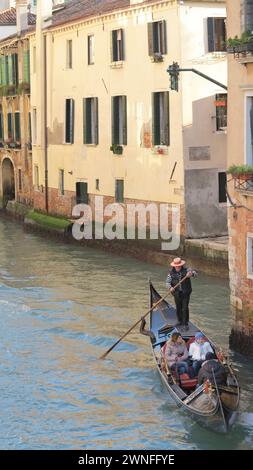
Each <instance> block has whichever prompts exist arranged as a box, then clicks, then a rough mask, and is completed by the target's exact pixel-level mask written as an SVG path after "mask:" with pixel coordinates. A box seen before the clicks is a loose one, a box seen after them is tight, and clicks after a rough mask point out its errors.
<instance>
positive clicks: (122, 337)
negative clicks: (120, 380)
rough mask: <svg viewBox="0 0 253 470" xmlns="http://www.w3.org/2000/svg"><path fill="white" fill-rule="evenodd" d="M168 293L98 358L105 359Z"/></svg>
mask: <svg viewBox="0 0 253 470" xmlns="http://www.w3.org/2000/svg"><path fill="white" fill-rule="evenodd" d="M187 277H189V276H185V277H183V279H181V281H180V282H178V284H176V285H175V286H174V288H173V289H174V290H175V289H176V288H177V287H178V286H180V284H182V282H184V281H185V279H186V278H187ZM168 295H169V292H168V293H167V294H166V295H165V296H164V297H162V298H161V299H160V300H158V302H156V303H155V304H154V305H153V307H151V308H150V309H149V310H148V311H147V312H146V313H144V315H142V317H141V318H140V319H139V320H137V322H135V324H134V325H133V326H131V328H129V330H127V332H126V333H125V334H124V335H122V336H121V337H120V338H119V339H118V341H116V343H114V344H113V345H112V346H111V347H110V348H109V349H108V350H107V351H106V352H105V353H104V354H102V356H100V358H99V359H105V358H106V356H107V355H108V354H109V353H110V352H111V351H112V350H113V349H114V348H115V347H116V346H117V345H118V344H119V343H120V341H122V339H124V338H125V337H126V336H127V335H128V334H129V333H130V332H131V331H132V330H133V329H134V328H135V327H136V326H137V325H138V324H139V323H140V322H141V321H142V319H143V318H145V317H146V316H147V315H148V314H149V313H150V312H152V310H154V308H156V307H157V305H159V304H160V303H161V302H162V301H163V300H164V299H166V297H168Z"/></svg>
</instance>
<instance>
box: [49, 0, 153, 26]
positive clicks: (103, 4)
mask: <svg viewBox="0 0 253 470" xmlns="http://www.w3.org/2000/svg"><path fill="white" fill-rule="evenodd" d="M155 1H156V0H144V2H143V3H144V4H145V3H150V2H155ZM137 5H138V4H137ZM128 7H130V0H70V1H69V2H68V3H66V4H65V6H64V8H62V9H61V10H59V11H56V12H55V13H54V14H53V24H52V26H58V25H61V24H64V23H70V22H72V21H78V20H81V19H85V18H89V17H91V16H100V15H102V14H105V13H110V12H112V11H115V10H121V9H122V10H123V9H125V8H128Z"/></svg>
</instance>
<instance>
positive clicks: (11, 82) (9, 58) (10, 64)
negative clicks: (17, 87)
mask: <svg viewBox="0 0 253 470" xmlns="http://www.w3.org/2000/svg"><path fill="white" fill-rule="evenodd" d="M7 63H8V75H9V85H14V74H13V62H12V55H8V56H7Z"/></svg>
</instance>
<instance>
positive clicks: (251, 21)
mask: <svg viewBox="0 0 253 470" xmlns="http://www.w3.org/2000/svg"><path fill="white" fill-rule="evenodd" d="M245 31H253V0H241V32H242V33H243V32H245Z"/></svg>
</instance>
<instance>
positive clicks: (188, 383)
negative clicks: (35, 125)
mask: <svg viewBox="0 0 253 470" xmlns="http://www.w3.org/2000/svg"><path fill="white" fill-rule="evenodd" d="M180 382H181V386H182V388H194V387H196V385H197V383H198V379H197V378H196V379H190V377H189V375H188V374H180Z"/></svg>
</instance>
